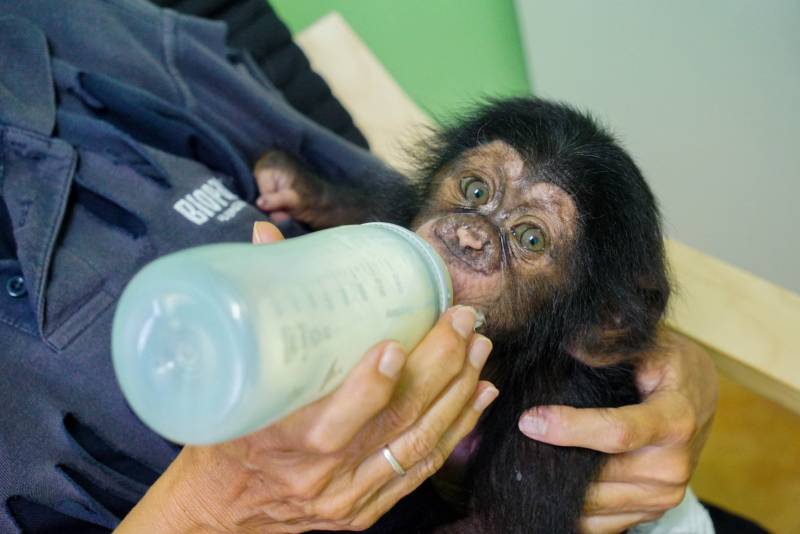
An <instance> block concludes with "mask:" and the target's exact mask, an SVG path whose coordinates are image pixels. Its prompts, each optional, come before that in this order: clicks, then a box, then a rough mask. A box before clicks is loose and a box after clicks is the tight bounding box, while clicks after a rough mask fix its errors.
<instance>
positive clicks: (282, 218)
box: [269, 211, 292, 224]
mask: <svg viewBox="0 0 800 534" xmlns="http://www.w3.org/2000/svg"><path fill="white" fill-rule="evenodd" d="M269 218H270V219H272V221H273V222H275V223H277V224H280V223H284V222H286V221H288V220H289V219H291V218H292V216H291V215H289V213H288V212H285V211H271V212H270V214H269Z"/></svg>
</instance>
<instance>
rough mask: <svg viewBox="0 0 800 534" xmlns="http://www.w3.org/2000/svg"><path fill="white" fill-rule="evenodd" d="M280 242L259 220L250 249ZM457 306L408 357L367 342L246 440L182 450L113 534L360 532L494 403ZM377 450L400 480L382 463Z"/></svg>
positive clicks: (478, 343)
mask: <svg viewBox="0 0 800 534" xmlns="http://www.w3.org/2000/svg"><path fill="white" fill-rule="evenodd" d="M279 238H280V233H279V232H278V231H277V229H275V228H274V227H273V226H271V225H268V224H267V225H265V223H259V224H258V225H257V227H256V228H255V229H254V235H253V241H254V243H268V242H270V241H273V240H275V239H279ZM475 321H476V316H475V312H474V310H472V309H471V308H468V307H463V306H461V307H456V308H451V309H450V310H448V311H447V312H446V313H445V314H444V315H443V316H442V318H441V319H440V320H439V321H438V322H437V324H436V325H435V326H434V328H433V329H432V330H431V332H430V333H429V334H428V335H427V336H426V337H425V338H424V339H423V340H422V341H421V342H420V343H419V345H418V346H417V347H416V348H415V349H414V351H413V352H411V353H410V354H408V355H406V354H404V353H403V351H402V349H401V348H400V346H399V345H398V344H397V343H394V342H390V341H386V342H382V343H379V344H378V345H376V346H375V347H373V348H372V349H370V350H369V351H368V352H367V354H366V355H365V356H364V357H363V358H362V360H361V361H360V363H359V364H358V365H357V366H356V367H355V368H354V369H353V370H352V371H351V372H350V373H349V375H348V376H347V378H346V380H345V382H344V383H343V384H342V385H341V386H340V387H339V388H338V389H337V390H336V391H334V392H333V393H331V394H330V395H328V396H326V397H324V398H323V399H320V400H319V401H316V402H314V403H312V404H310V405H308V406H306V407H304V408H301V409H299V410H297V411H295V412H293V413H291V414H290V415H288V416H287V417H286V418H284V419H282V420H281V421H279V422H277V423H275V424H273V425H271V426H269V427H268V428H265V429H262V430H260V431H258V432H256V433H255V434H252V435H250V436H246V437H243V438H239V439H236V440H233V441H230V442H226V443H221V444H217V445H213V446H203V447H200V446H186V447H184V449H183V451H182V452H181V453H180V454H179V455H178V457H177V458H176V460H175V461H174V462H173V464H171V465H170V467H169V468H168V469H167V471H166V472H165V473H164V474H163V475H162V476H161V477H160V478H159V480H158V481H157V482H156V484H155V485H154V486H153V487H152V488H151V489H150V491H148V493H147V494H146V495H145V497H144V498H143V499H142V501H140V503H139V504H138V505H137V506H136V507H135V508H134V509H133V511H132V512H131V513H130V514H129V515H128V517H127V518H126V519H125V521H124V522H123V523H122V524H121V525H120V527H119V529H118V532H128V531H130V532H140V531H153V532H165V533H169V532H208V531H212V532H304V531H307V530H316V529H323V530H360V529H363V528H366V527H368V526H370V525H371V524H372V523H374V522H375V521H376V520H377V519H378V518H379V517H380V516H381V515H383V514H384V513H385V512H386V511H387V510H389V508H391V507H392V506H393V505H394V504H395V503H396V502H397V501H398V500H400V499H401V498H402V497H403V496H405V495H406V494H408V493H410V492H411V491H412V490H414V489H415V488H416V487H417V486H419V485H420V484H421V483H422V482H423V481H424V480H425V479H427V478H428V477H429V476H431V475H432V474H433V473H434V472H436V471H437V470H438V469H439V467H441V465H442V464H443V463H444V460H445V459H446V458H447V456H448V455H449V454H450V452H451V451H452V450H453V448H454V447H455V446H456V444H457V443H458V442H459V441H460V440H461V439H462V438H463V437H464V436H465V435H466V434H467V433H469V431H470V430H472V428H473V427H474V425H475V423H476V422H477V420H478V417H479V416H480V414H481V413H482V412H483V411H484V409H485V408H486V407H487V406H488V405H489V404H490V403H491V401H492V400H494V398H495V397H496V396H497V390H496V389H495V388H494V386H492V385H491V384H490V383H488V382H485V381H479V375H480V371H481V369H482V368H483V365H484V363H485V362H486V359H487V358H488V356H489V352H490V350H491V342H490V341H489V340H488V339H487V338H485V337H483V336H481V335H480V334H475V333H474V326H475ZM384 445H388V448H389V449H390V451H391V452H392V454H393V455H394V456H395V457H396V459H397V460H398V461H399V463H400V464H401V466H403V467H404V469H405V471H406V473H405V475H404V476H399V475H398V474H397V473H396V472H395V471H394V470H393V468H392V466H391V465H390V464H389V463H388V462H387V460H386V458H384V456H383V455H382V447H383V446H384Z"/></svg>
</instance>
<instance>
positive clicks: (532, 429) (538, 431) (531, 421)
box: [519, 413, 547, 438]
mask: <svg viewBox="0 0 800 534" xmlns="http://www.w3.org/2000/svg"><path fill="white" fill-rule="evenodd" d="M519 429H520V431H521V432H522V433H523V434H525V435H526V436H529V437H532V438H536V437H542V436H544V435H545V434H547V419H546V418H544V417H542V416H541V415H533V414H530V413H527V414H525V415H523V416H522V417H521V418H520V420H519Z"/></svg>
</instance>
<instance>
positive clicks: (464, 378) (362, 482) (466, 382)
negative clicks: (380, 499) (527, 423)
mask: <svg viewBox="0 0 800 534" xmlns="http://www.w3.org/2000/svg"><path fill="white" fill-rule="evenodd" d="M491 349H492V345H491V342H490V341H489V340H488V339H487V338H486V337H484V336H480V335H476V336H475V337H474V338H473V341H472V343H471V344H470V347H469V360H470V365H465V366H464V369H463V370H462V372H461V374H460V375H459V376H458V377H456V378H455V379H454V380H453V381H452V383H451V384H450V385H449V387H448V388H447V389H446V390H445V391H444V392H443V393H442V395H441V396H440V397H439V398H437V399H436V401H435V402H434V403H433V404H432V405H431V407H430V408H429V409H428V410H427V411H426V412H425V413H424V414H423V415H422V417H421V418H420V419H419V421H417V423H416V424H415V425H414V426H413V427H412V428H410V429H409V430H408V431H406V432H404V433H403V434H402V435H401V436H400V437H399V438H397V439H395V440H394V441H392V442H391V444H390V445H388V446H389V450H390V451H391V452H392V455H393V456H394V457H395V459H397V461H398V463H400V465H401V466H406V467H413V466H416V464H418V463H419V462H420V461H426V462H428V463H429V464H438V465H440V464H443V463H444V460H445V459H446V458H447V456H449V455H450V453H451V452H452V450H453V448H454V447H455V446H456V444H457V443H458V441H456V443H454V444H451V441H452V440H453V439H457V440H460V437H459V436H462V434H463V433H464V432H465V429H466V427H469V428H468V429H466V433H468V432H469V431H470V430H471V429H472V427H473V426H474V425H475V422H477V417H479V416H480V413H481V412H482V411H483V410H484V409H485V408H486V406H488V405H489V403H490V402H491V401H493V400H494V399H495V397H496V396H497V389H496V388H494V386H491V384H489V383H488V382H484V383H482V384H480V385H478V378H479V376H480V372H481V370H482V369H483V366H484V364H485V363H486V360H487V358H488V356H489V353H490V352H491ZM463 435H466V434H463ZM356 441H357V442H360V443H363V441H364V440H356ZM389 442H390V437H389V436H385V437H383V438H382V439H381V440H380V441H379V443H380V445H383V444H386V443H389ZM380 445H379V446H380ZM374 449H375V447H374V446H373V447H372V448H371V449H370V450H371V451H374ZM437 469H438V468H437ZM396 476H397V474H396V473H395V472H394V470H393V469H392V467H391V464H389V463H388V462H387V461H386V458H384V457H383V456H382V455H375V454H372V455H371V456H370V457H369V458H368V459H367V460H365V461H364V462H362V463H361V464H360V465H359V466H358V468H357V470H356V474H355V476H354V477H353V481H352V483H351V484H350V488H351V490H352V491H349V492H347V495H346V496H345V497H344V498H347V499H349V500H350V502H353V501H355V500H356V499H358V498H361V499H364V498H369V497H370V496H371V495H372V494H373V493H375V492H376V491H378V490H379V489H380V488H381V487H383V486H384V485H385V484H387V483H388V482H390V481H391V480H392V479H393V478H395V477H396Z"/></svg>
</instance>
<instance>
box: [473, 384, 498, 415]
mask: <svg viewBox="0 0 800 534" xmlns="http://www.w3.org/2000/svg"><path fill="white" fill-rule="evenodd" d="M499 394H500V392H499V391H497V388H495V387H491V386H490V387H488V388H486V389H484V390H483V391H481V393H480V395H478V398H477V399H475V402H473V403H472V407H473V408H475V411H476V412H482V411H483V410H485V409H486V407H487V406H489V405H490V404H491V403H492V401H493V400H495V399H496V398H497V395H499Z"/></svg>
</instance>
